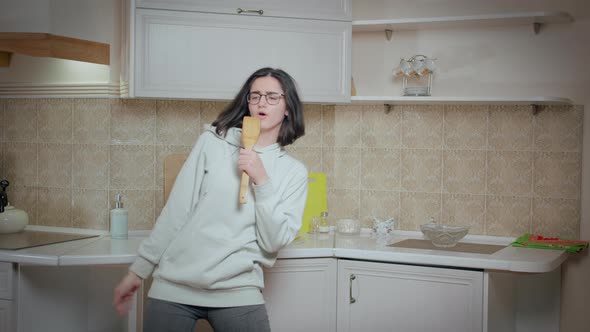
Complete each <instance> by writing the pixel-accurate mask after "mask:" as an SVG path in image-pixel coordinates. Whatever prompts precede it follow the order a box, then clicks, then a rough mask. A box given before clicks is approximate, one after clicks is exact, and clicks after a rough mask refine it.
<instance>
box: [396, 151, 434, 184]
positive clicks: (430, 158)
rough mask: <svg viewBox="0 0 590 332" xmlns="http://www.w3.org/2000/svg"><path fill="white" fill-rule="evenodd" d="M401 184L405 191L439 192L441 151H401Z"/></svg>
mask: <svg viewBox="0 0 590 332" xmlns="http://www.w3.org/2000/svg"><path fill="white" fill-rule="evenodd" d="M401 155H402V170H401V184H402V188H403V189H404V190H407V191H429V192H440V191H441V184H442V182H441V179H442V151H441V150H406V149H403V150H402V154H401Z"/></svg>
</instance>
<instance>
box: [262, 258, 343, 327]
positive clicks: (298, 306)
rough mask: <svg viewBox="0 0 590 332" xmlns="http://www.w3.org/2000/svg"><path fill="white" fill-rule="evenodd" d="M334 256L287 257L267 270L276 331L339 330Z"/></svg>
mask: <svg viewBox="0 0 590 332" xmlns="http://www.w3.org/2000/svg"><path fill="white" fill-rule="evenodd" d="M336 270H337V260H336V259H335V258H309V259H284V260H278V261H277V262H276V264H275V265H274V266H273V267H272V268H270V269H266V270H265V272H264V279H265V288H264V290H263V292H262V293H263V295H264V299H265V301H266V308H267V311H268V316H269V320H270V325H271V330H272V331H273V332H288V331H293V332H299V331H323V332H330V331H336V297H337V296H336Z"/></svg>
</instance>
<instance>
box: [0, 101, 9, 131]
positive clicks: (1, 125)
mask: <svg viewBox="0 0 590 332" xmlns="http://www.w3.org/2000/svg"><path fill="white" fill-rule="evenodd" d="M7 100H8V99H2V98H0V142H4V141H6V137H5V136H4V132H5V131H6V129H5V127H6V121H5V120H4V112H5V111H4V109H5V108H6V103H7Z"/></svg>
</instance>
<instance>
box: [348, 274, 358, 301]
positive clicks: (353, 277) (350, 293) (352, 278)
mask: <svg viewBox="0 0 590 332" xmlns="http://www.w3.org/2000/svg"><path fill="white" fill-rule="evenodd" d="M354 279H356V276H355V275H354V274H351V275H350V279H349V280H348V297H349V298H350V300H349V301H350V303H355V302H356V299H355V298H354V297H352V281H353V280H354Z"/></svg>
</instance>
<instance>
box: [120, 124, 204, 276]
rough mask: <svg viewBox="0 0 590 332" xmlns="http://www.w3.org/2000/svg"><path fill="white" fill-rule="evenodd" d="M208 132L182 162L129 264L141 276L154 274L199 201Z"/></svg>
mask: <svg viewBox="0 0 590 332" xmlns="http://www.w3.org/2000/svg"><path fill="white" fill-rule="evenodd" d="M209 137H211V136H209V134H207V133H206V134H203V135H201V137H199V140H198V141H197V143H196V144H195V146H194V147H193V149H192V151H191V153H190V154H189V156H188V158H187V160H186V161H185V163H184V165H183V166H182V168H181V170H180V172H179V173H178V176H177V177H176V181H175V182H174V186H173V187H172V190H171V192H170V196H169V197H168V201H167V203H166V205H165V206H164V208H163V209H162V213H160V216H159V217H158V220H157V221H156V225H155V226H154V229H153V230H152V232H151V234H150V236H149V237H148V238H147V239H145V240H144V241H143V242H142V243H141V245H140V247H139V250H138V256H137V258H136V260H135V262H134V263H133V264H132V265H131V267H130V268H129V269H130V270H131V271H132V272H133V273H135V274H136V275H137V276H139V277H140V278H142V279H145V278H147V277H149V276H150V275H151V273H152V272H153V270H154V268H155V266H156V265H158V263H159V261H160V258H161V257H162V255H163V254H164V251H166V249H167V248H168V246H169V245H170V243H171V242H172V240H173V239H174V238H175V237H176V235H177V234H178V232H179V231H180V230H181V229H182V227H183V226H184V224H185V223H186V222H187V221H188V220H189V217H190V215H191V213H192V211H193V209H194V208H195V207H196V205H197V203H198V201H199V188H200V186H201V182H202V180H203V175H204V173H205V156H204V153H203V150H204V148H205V145H206V144H207V142H208V141H209V139H208V138H209Z"/></svg>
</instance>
